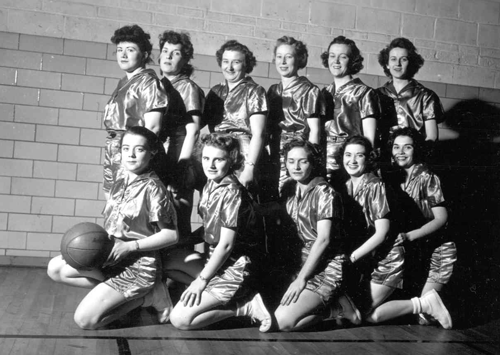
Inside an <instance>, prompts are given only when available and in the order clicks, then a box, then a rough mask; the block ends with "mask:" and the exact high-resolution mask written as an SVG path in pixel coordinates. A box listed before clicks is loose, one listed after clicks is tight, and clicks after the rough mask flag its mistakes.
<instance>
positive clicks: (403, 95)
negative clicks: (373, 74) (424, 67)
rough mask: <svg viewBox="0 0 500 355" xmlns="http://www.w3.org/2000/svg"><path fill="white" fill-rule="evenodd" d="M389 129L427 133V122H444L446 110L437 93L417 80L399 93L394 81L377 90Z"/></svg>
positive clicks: (412, 81)
mask: <svg viewBox="0 0 500 355" xmlns="http://www.w3.org/2000/svg"><path fill="white" fill-rule="evenodd" d="M377 91H378V93H379V94H380V100H381V103H382V109H383V115H384V116H383V120H384V125H385V126H387V127H389V128H390V127H394V126H399V127H411V128H415V129H416V130H417V131H419V132H425V121H429V120H436V123H438V124H439V123H441V122H443V120H444V109H443V106H442V105H441V101H440V100H439V97H438V96H437V95H436V93H435V92H434V91H432V90H430V89H427V88H426V87H424V86H423V85H422V84H420V83H419V82H418V81H416V80H413V79H412V80H410V82H409V83H408V85H406V86H405V87H404V88H403V89H402V90H401V91H400V92H399V93H397V92H396V89H395V88H394V85H393V83H392V80H391V81H389V82H387V83H386V84H385V85H384V86H382V87H380V88H378V89H377ZM424 136H425V135H424Z"/></svg>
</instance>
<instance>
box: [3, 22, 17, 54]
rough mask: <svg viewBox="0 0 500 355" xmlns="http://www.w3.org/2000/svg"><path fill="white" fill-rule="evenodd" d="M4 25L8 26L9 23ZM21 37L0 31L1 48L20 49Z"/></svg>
mask: <svg viewBox="0 0 500 355" xmlns="http://www.w3.org/2000/svg"><path fill="white" fill-rule="evenodd" d="M4 23H5V24H6V23H7V22H4ZM19 36H20V35H19V34H18V33H11V32H1V31H0V48H9V49H18V48H19Z"/></svg>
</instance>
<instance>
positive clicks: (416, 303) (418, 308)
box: [411, 297, 422, 314]
mask: <svg viewBox="0 0 500 355" xmlns="http://www.w3.org/2000/svg"><path fill="white" fill-rule="evenodd" d="M411 303H412V305H413V314H419V313H422V304H421V303H420V299H419V298H418V297H413V298H412V299H411Z"/></svg>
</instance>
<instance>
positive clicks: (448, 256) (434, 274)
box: [427, 242, 457, 285]
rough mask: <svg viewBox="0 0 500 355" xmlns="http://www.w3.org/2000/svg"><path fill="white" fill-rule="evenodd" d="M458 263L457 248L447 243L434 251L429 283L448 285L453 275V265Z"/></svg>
mask: <svg viewBox="0 0 500 355" xmlns="http://www.w3.org/2000/svg"><path fill="white" fill-rule="evenodd" d="M456 261H457V246H456V245H455V243H454V242H446V243H443V244H441V245H440V246H439V247H437V248H436V249H434V251H433V252H432V255H431V265H430V270H429V276H428V278H427V282H432V283H438V284H443V285H445V284H447V283H448V282H449V281H450V278H451V275H452V274H453V265H454V264H455V262H456Z"/></svg>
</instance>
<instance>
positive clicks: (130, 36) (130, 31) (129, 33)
mask: <svg viewBox="0 0 500 355" xmlns="http://www.w3.org/2000/svg"><path fill="white" fill-rule="evenodd" d="M150 39H151V36H150V35H149V33H146V32H144V30H143V29H142V28H141V27H139V26H138V25H130V26H123V27H121V28H119V29H117V30H116V31H115V33H114V34H113V37H111V43H113V44H116V45H118V44H119V43H121V42H132V43H135V44H137V46H138V47H139V49H140V51H141V52H142V54H145V53H147V59H146V61H145V63H146V64H151V63H153V59H152V58H151V51H152V50H153V45H152V44H151V42H150Z"/></svg>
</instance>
